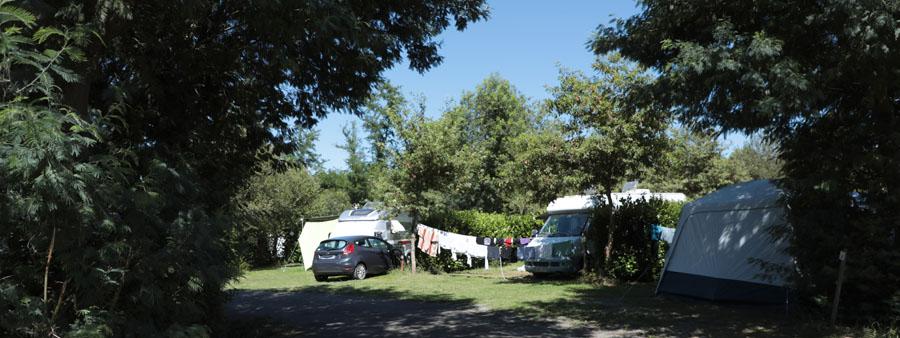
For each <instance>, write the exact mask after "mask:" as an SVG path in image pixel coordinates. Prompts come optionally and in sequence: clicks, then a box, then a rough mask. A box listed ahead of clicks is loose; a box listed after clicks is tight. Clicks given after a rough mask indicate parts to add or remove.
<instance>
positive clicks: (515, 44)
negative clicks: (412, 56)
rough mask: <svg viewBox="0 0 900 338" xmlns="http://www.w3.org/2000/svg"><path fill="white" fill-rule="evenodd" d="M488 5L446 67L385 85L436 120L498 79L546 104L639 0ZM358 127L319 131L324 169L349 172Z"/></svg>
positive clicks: (327, 124) (339, 117) (340, 119)
mask: <svg viewBox="0 0 900 338" xmlns="http://www.w3.org/2000/svg"><path fill="white" fill-rule="evenodd" d="M488 4H489V6H490V7H491V16H490V18H489V19H488V20H486V21H481V22H477V23H474V24H471V25H469V27H468V28H467V29H466V30H465V31H462V32H458V31H456V30H455V29H450V30H448V31H445V32H444V33H443V34H441V35H440V36H439V37H438V40H439V41H442V43H443V45H442V47H441V49H440V54H441V55H442V56H444V62H443V63H442V64H440V65H438V66H437V67H434V68H432V69H431V70H429V71H428V72H425V73H424V74H419V73H417V72H415V71H411V70H409V68H408V67H407V65H406V64H398V65H397V66H395V67H394V68H393V69H391V70H389V71H387V72H386V73H385V74H384V75H385V78H387V79H388V80H390V81H391V82H392V83H393V84H395V85H399V86H401V88H402V90H403V92H404V94H407V95H408V96H412V95H424V97H425V98H426V103H427V108H426V109H427V111H426V112H427V114H428V115H429V116H440V114H441V112H443V110H444V108H445V107H446V106H447V102H448V100H453V99H456V98H458V97H459V96H460V94H461V93H462V92H463V91H466V90H473V89H474V88H475V86H476V85H477V84H478V83H480V82H481V81H482V80H483V79H484V78H485V77H487V76H488V75H490V74H491V73H497V74H500V76H502V77H504V78H506V79H508V80H510V82H512V84H513V85H515V86H516V88H517V89H518V90H519V91H520V92H521V93H522V94H524V95H525V96H527V97H529V98H531V99H532V100H533V101H536V100H542V99H546V98H547V97H548V94H547V87H548V86H552V85H553V84H554V83H555V82H556V78H557V74H558V72H557V69H558V66H562V67H565V68H568V69H576V70H584V71H590V66H591V63H592V61H593V59H594V55H593V53H591V52H590V51H589V50H588V49H587V47H586V43H587V41H588V40H589V39H590V37H591V35H592V34H593V32H594V30H595V29H596V28H597V26H598V25H599V24H607V23H609V22H610V20H612V19H614V18H621V17H628V16H631V15H633V14H636V13H637V12H638V8H637V7H636V4H635V3H634V2H633V1H597V0H595V1H537V0H520V1H513V0H500V1H488ZM354 120H356V121H358V118H357V117H355V116H352V115H349V114H343V113H333V114H331V115H330V116H328V117H327V118H326V119H324V120H322V121H321V122H320V123H319V124H318V126H317V128H318V129H319V131H320V135H319V140H318V142H317V144H316V150H317V151H318V152H319V154H321V155H322V158H323V159H324V160H325V163H324V166H325V168H328V169H344V168H346V165H345V164H344V160H345V159H346V157H347V154H346V153H345V152H344V151H343V150H341V149H338V148H337V145H338V144H341V143H343V141H344V140H343V135H342V134H341V128H342V127H343V126H344V125H348V124H349V123H350V122H351V121H354ZM357 124H358V125H360V123H359V122H357ZM361 132H362V131H361ZM726 143H728V142H726ZM732 143H733V142H732Z"/></svg>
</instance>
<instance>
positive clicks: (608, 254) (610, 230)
mask: <svg viewBox="0 0 900 338" xmlns="http://www.w3.org/2000/svg"><path fill="white" fill-rule="evenodd" d="M606 202H607V203H608V204H609V225H607V228H606V229H607V234H606V248H605V250H603V255H604V257H603V269H602V270H604V271H605V270H606V268H608V267H609V263H610V259H612V254H613V244H614V243H613V241H614V238H615V234H616V215H615V208H614V207H613V206H614V204H613V199H612V191H611V190H609V189H607V190H606Z"/></svg>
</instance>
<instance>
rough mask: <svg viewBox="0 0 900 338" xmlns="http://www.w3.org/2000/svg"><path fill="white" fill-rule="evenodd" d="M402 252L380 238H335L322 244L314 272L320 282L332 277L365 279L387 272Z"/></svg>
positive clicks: (315, 257) (320, 244)
mask: <svg viewBox="0 0 900 338" xmlns="http://www.w3.org/2000/svg"><path fill="white" fill-rule="evenodd" d="M399 257H400V250H397V249H394V247H393V246H391V245H390V244H388V243H387V242H385V241H384V240H382V239H381V238H378V237H372V236H344V237H334V238H329V239H327V240H324V241H322V242H321V243H319V247H318V248H316V254H315V255H313V264H312V271H313V274H314V275H315V276H316V280H317V281H320V282H321V281H325V280H326V279H328V277H329V276H350V277H352V278H354V279H364V278H366V275H368V274H369V273H373V274H374V273H385V272H387V271H388V270H390V269H392V268H393V267H395V266H397V265H398V263H399Z"/></svg>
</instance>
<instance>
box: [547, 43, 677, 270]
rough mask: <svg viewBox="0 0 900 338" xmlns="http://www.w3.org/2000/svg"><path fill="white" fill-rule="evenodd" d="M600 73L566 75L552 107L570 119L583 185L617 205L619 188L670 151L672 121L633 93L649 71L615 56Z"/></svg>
mask: <svg viewBox="0 0 900 338" xmlns="http://www.w3.org/2000/svg"><path fill="white" fill-rule="evenodd" d="M594 69H595V70H596V71H597V76H594V77H588V76H586V75H584V74H582V73H579V72H568V71H561V74H560V79H559V82H560V84H559V86H557V87H555V88H553V89H552V94H553V98H552V101H551V103H550V104H551V106H552V109H553V110H554V111H556V112H557V113H558V114H560V115H562V116H563V119H564V121H566V127H565V132H566V134H565V135H566V141H568V142H569V144H570V150H569V154H568V159H567V160H568V161H569V162H568V165H569V166H570V167H571V168H575V169H576V170H578V171H580V172H582V173H583V175H584V177H585V181H584V186H583V187H585V188H593V187H595V188H597V189H598V190H599V191H601V192H602V194H603V197H605V200H606V201H607V203H612V201H613V200H612V191H613V189H616V188H617V187H618V186H619V184H620V183H621V182H623V181H624V180H626V179H629V178H636V177H640V175H641V173H642V172H644V171H645V170H646V168H649V167H652V166H653V165H654V164H655V163H657V161H658V158H659V157H660V154H661V153H662V151H663V149H664V147H665V133H664V132H665V128H666V120H667V117H666V115H665V114H664V113H662V112H661V111H658V110H656V109H654V108H655V107H654V106H653V105H645V104H639V103H641V102H637V101H635V100H634V99H633V98H632V97H630V96H628V95H627V94H628V93H629V91H630V90H631V89H632V88H633V87H635V86H639V85H646V84H647V83H649V82H650V81H651V80H652V79H651V78H650V76H649V75H648V74H647V73H646V71H645V70H644V69H643V68H640V67H637V66H635V65H634V64H632V63H630V62H628V61H626V60H623V59H622V58H621V57H619V56H618V55H616V54H610V55H607V56H605V57H601V58H599V59H598V60H597V62H596V63H595V64H594ZM609 211H610V212H609V223H608V228H607V231H606V232H607V234H608V236H607V238H606V240H605V242H606V244H605V249H604V257H605V259H606V260H607V261H608V260H609V258H610V257H612V254H613V252H612V250H613V248H614V247H615V244H614V238H615V233H616V224H615V220H614V218H613V213H612V208H609ZM591 251H592V252H598V251H599V250H596V249H594V250H591ZM595 257H597V256H595ZM598 262H599V260H598ZM607 263H608V262H607Z"/></svg>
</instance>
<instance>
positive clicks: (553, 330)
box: [227, 266, 865, 337]
mask: <svg viewBox="0 0 900 338" xmlns="http://www.w3.org/2000/svg"><path fill="white" fill-rule="evenodd" d="M516 267H517V266H510V267H504V277H505V278H504V277H501V276H500V272H499V270H498V269H497V268H496V267H493V268H492V269H491V270H487V271H485V270H480V269H475V270H469V271H466V272H461V273H455V274H430V273H428V272H420V273H418V274H415V275H413V274H411V273H410V272H409V271H395V272H393V273H390V274H387V275H383V276H373V277H370V278H367V279H366V280H362V281H351V280H347V279H341V278H334V279H331V280H329V281H328V282H325V283H321V282H316V281H315V280H314V278H313V275H312V274H311V273H309V272H307V271H303V270H302V268H300V267H296V266H291V267H286V268H275V269H266V270H256V271H251V272H249V273H248V274H247V275H246V276H245V277H244V278H243V279H241V280H240V281H239V282H237V283H236V284H234V285H232V292H233V298H232V300H231V302H230V303H229V305H228V308H227V313H228V315H229V317H230V318H229V319H230V322H231V323H232V324H231V326H232V327H231V330H230V333H231V335H232V336H234V337H254V336H256V337H263V336H282V337H287V336H300V335H302V336H334V335H338V334H339V335H341V336H348V335H349V336H370V337H381V336H408V335H424V336H475V335H479V336H510V337H512V336H515V337H529V336H535V337H536V336H572V337H583V336H594V337H629V336H654V337H691V336H698V337H736V336H741V337H797V336H810V337H813V336H815V337H822V336H836V337H837V336H846V335H851V336H859V335H865V332H863V331H851V330H849V329H841V328H839V329H832V328H830V327H828V326H827V325H824V324H822V323H819V322H810V321H808V320H803V318H802V316H801V315H799V314H796V313H786V311H785V309H784V307H781V306H778V307H772V306H765V307H759V306H751V305H736V304H726V305H723V304H716V303H710V302H706V301H697V300H692V299H681V298H668V297H656V296H654V295H653V288H654V286H655V285H652V284H633V285H619V286H602V285H595V284H591V283H585V282H582V281H580V280H566V279H534V278H532V277H531V276H530V275H528V274H526V273H523V272H518V271H515V268H516Z"/></svg>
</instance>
